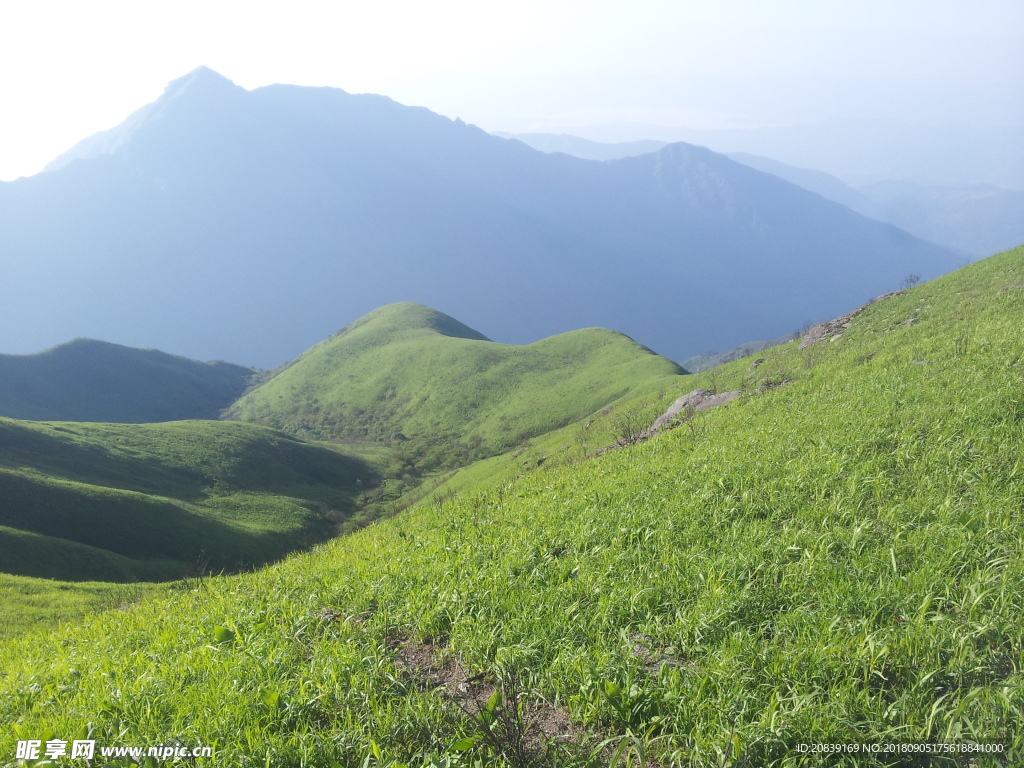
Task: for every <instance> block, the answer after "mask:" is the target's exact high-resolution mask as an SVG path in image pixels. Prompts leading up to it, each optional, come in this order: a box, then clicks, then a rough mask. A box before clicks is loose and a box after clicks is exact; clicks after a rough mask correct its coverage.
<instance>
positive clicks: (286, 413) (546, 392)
mask: <svg viewBox="0 0 1024 768" xmlns="http://www.w3.org/2000/svg"><path fill="white" fill-rule="evenodd" d="M679 373H680V369H679V368H678V367H677V366H676V365H675V364H674V363H672V362H671V361H669V360H666V359H665V358H662V357H660V356H658V355H655V354H653V353H652V352H650V351H649V350H647V349H646V348H645V347H642V346H640V345H639V344H636V343H635V342H633V341H631V340H630V339H629V338H627V337H625V336H623V335H622V334H619V333H616V332H614V331H608V330H605V329H601V328H588V329H584V330H580V331H573V332H571V333H566V334H562V335H560V336H554V337H551V338H548V339H544V340H543V341H538V342H536V343H534V344H530V345H526V346H510V345H504V344H496V343H494V342H491V341H488V340H486V339H485V338H484V337H483V336H481V335H480V334H479V333H477V332H476V331H473V330H472V329H470V328H467V327H466V326H464V325H462V324H461V323H458V322H457V321H455V320H453V319H452V318H450V317H448V316H447V315H444V314H441V313H440V312H436V311H435V310H431V309H428V308H426V307H423V306H421V305H418V304H408V303H406V304H392V305H389V306H386V307H382V308H381V309H378V310H376V311H374V312H372V313H370V314H369V315H367V316H365V317H364V318H362V319H360V320H358V321H356V322H355V323H353V324H351V325H350V326H348V327H346V328H344V329H343V330H342V331H340V332H339V333H338V334H336V335H335V336H333V337H331V338H330V339H327V340H326V341H324V342H322V343H320V344H318V345H317V346H315V347H313V348H312V349H310V350H309V351H308V352H306V353H305V354H303V355H302V356H301V357H299V358H298V359H296V360H295V361H294V362H292V363H290V364H289V365H288V366H287V367H285V368H284V369H283V370H281V371H280V372H279V373H277V374H276V375H275V376H274V377H273V378H271V379H270V380H269V381H267V382H266V383H264V384H262V385H261V386H259V387H257V388H256V389H254V390H253V391H251V392H249V393H247V394H246V395H245V396H244V397H242V398H241V399H240V400H239V401H238V402H236V403H235V404H234V405H232V407H231V409H230V410H229V411H228V417H229V418H235V419H240V420H243V421H255V422H259V423H264V424H268V425H270V426H273V427H277V428H279V429H283V430H286V431H290V432H293V433H296V434H309V435H313V436H316V437H319V438H321V439H343V438H364V439H366V438H368V439H373V440H378V441H389V440H393V439H394V438H395V436H396V434H398V433H401V435H402V436H403V437H404V438H407V439H408V440H409V441H411V442H412V443H413V444H414V445H415V447H416V452H417V453H418V454H419V455H418V456H417V459H416V460H417V461H418V462H419V463H420V464H422V465H426V466H437V465H448V466H457V465H458V464H459V463H464V459H465V458H469V457H473V458H479V457H482V456H489V455H493V454H495V453H499V452H501V451H503V450H506V449H508V448H509V447H511V446H513V445H515V444H516V443H518V442H520V441H522V440H524V439H527V438H530V437H533V436H536V435H539V434H543V433H545V432H548V431H550V430H552V429H554V428H557V427H561V426H563V425H565V424H568V423H570V422H572V421H575V420H577V419H580V418H582V417H584V416H586V415H587V414H589V413H591V412H592V411H594V410H595V409H597V408H600V407H603V406H605V405H607V404H608V403H610V402H612V401H614V400H616V399H618V398H620V397H622V396H624V395H626V394H627V393H629V392H631V391H637V390H644V389H651V388H653V387H656V386H659V384H660V383H665V382H672V381H674V380H675V379H676V378H677V377H678V374H679ZM399 440H401V438H399ZM455 444H461V445H455Z"/></svg>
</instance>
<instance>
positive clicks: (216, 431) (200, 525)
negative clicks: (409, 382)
mask: <svg viewBox="0 0 1024 768" xmlns="http://www.w3.org/2000/svg"><path fill="white" fill-rule="evenodd" d="M377 479H378V477H377V474H376V472H375V470H373V469H372V468H371V467H370V466H369V465H367V464H366V463H365V462H364V461H362V460H361V459H358V458H354V457H352V456H349V455H345V454H343V453H340V452H338V451H336V450H331V449H329V448H325V447H323V446H316V445H311V444H308V443H304V442H301V441H299V440H296V439H295V438H293V437H289V436H286V435H283V434H281V433H279V432H275V431H274V430H271V429H267V428H265V427H260V426H255V425H248V424H230V423H222V422H200V421H182V422H174V423H170V424H86V423H71V422H65V423H57V422H48V423H40V422H29V421H15V420H12V419H4V418H0V572H3V573H14V574H20V575H26V576H40V577H45V578H59V579H70V580H75V581H83V580H85V581H96V580H102V581H137V580H166V579H172V578H180V577H182V576H185V575H188V574H189V572H190V571H191V570H193V569H195V568H196V567H197V564H201V565H202V566H203V567H207V566H208V567H209V568H211V569H212V570H213V571H214V572H216V571H219V570H221V569H234V568H237V567H239V566H248V565H252V564H261V563H265V562H267V561H269V560H274V559H276V558H279V557H281V556H282V555H284V554H286V553H287V552H289V551H292V550H295V549H299V548H303V547H307V546H309V545H310V544H312V543H315V542H317V541H320V540H322V539H324V538H327V537H329V536H331V535H332V534H333V533H334V532H335V530H336V528H337V525H338V524H339V523H340V522H342V521H343V520H344V519H345V518H346V517H347V516H349V515H350V514H351V513H352V512H353V511H354V508H355V499H356V497H357V496H358V495H359V494H360V493H361V492H362V489H364V488H367V487H371V486H373V485H374V484H375V483H376V482H377Z"/></svg>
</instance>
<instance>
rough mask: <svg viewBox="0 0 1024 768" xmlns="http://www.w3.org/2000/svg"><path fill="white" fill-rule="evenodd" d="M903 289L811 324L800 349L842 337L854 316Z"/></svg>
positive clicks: (898, 293) (899, 292)
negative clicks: (832, 318)
mask: <svg viewBox="0 0 1024 768" xmlns="http://www.w3.org/2000/svg"><path fill="white" fill-rule="evenodd" d="M901 293H903V291H892V292H891V293H884V294H882V295H881V296H879V297H878V298H875V299H872V300H871V301H869V302H868V303H867V304H862V305H861V306H859V307H857V308H856V309H855V310H853V312H850V313H848V314H845V315H843V316H842V317H837V318H836V319H835V320H826V321H825V322H824V323H818V324H817V325H814V326H811V328H810V330H808V331H807V333H806V334H804V340H803V341H801V342H800V347H799V349H807V347H809V346H811V345H812V344H817V343H818V342H819V341H824V340H825V339H828V340H829V341H835V340H836V339H838V338H840V337H842V335H843V333H845V332H846V329H847V328H849V327H850V324H851V323H852V322H853V318H855V317H856V316H857V315H859V314H860V313H861V312H863V311H864V310H865V309H867V308H868V307H870V306H871V305H872V304H874V303H875V302H879V301H882V300H883V299H890V298H892V297H893V296H899V295H900V294H901Z"/></svg>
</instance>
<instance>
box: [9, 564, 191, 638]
mask: <svg viewBox="0 0 1024 768" xmlns="http://www.w3.org/2000/svg"><path fill="white" fill-rule="evenodd" d="M175 586H184V585H178V584H176V585H175ZM168 589H169V587H168V586H167V585H162V584H112V583H109V582H95V581H93V582H89V581H86V582H82V581H77V582H65V581H55V580H51V579H37V578H27V577H25V576H10V575H8V574H0V604H2V605H3V606H4V621H3V623H2V624H0V641H2V640H6V639H8V638H14V637H18V636H19V635H24V634H26V633H29V632H32V631H38V629H39V628H40V627H45V628H46V629H47V631H50V632H54V631H57V630H58V628H59V627H60V626H61V625H74V624H77V623H79V622H80V621H81V620H82V619H83V617H85V616H86V615H88V614H90V613H96V612H99V611H109V610H117V609H119V610H124V609H125V608H127V607H128V606H129V605H132V604H134V603H136V602H139V601H140V600H142V599H144V598H146V597H148V596H153V595H158V594H161V593H163V592H166V591H167V590H168Z"/></svg>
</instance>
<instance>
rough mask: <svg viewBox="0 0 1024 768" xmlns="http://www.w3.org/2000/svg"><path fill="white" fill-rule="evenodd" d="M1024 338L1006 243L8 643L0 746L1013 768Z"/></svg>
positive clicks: (1020, 742)
mask: <svg viewBox="0 0 1024 768" xmlns="http://www.w3.org/2000/svg"><path fill="white" fill-rule="evenodd" d="M1022 317H1024V248H1019V249H1017V250H1015V251H1012V252H1008V253H1005V254H1002V255H1000V256H998V257H994V258H991V259H988V260H986V261H984V262H978V263H975V264H972V265H970V266H969V267H967V268H965V269H963V270H961V271H960V272H957V273H955V274H952V275H948V276H946V277H944V278H941V279H939V280H936V281H934V282H931V283H927V284H924V285H920V286H918V287H916V288H914V289H911V290H909V291H906V292H903V293H900V294H898V295H895V296H892V297H890V298H887V299H885V300H883V301H879V302H877V303H875V304H873V305H871V306H869V307H868V308H867V309H865V311H864V312H863V313H861V314H860V315H858V316H857V317H856V318H855V319H854V320H853V321H852V323H851V324H850V327H849V328H848V329H847V330H845V332H842V333H835V334H833V335H834V336H836V338H835V339H833V340H831V341H829V340H826V341H823V342H821V343H819V344H816V345H813V346H808V347H805V348H804V349H799V346H798V344H797V343H790V344H787V345H783V346H781V347H777V348H774V349H772V350H770V351H769V352H767V354H766V355H765V358H766V359H765V361H764V362H763V363H761V364H759V365H757V366H754V365H753V364H752V363H751V361H750V360H749V359H748V360H737V361H734V362H732V363H729V364H727V365H725V366H722V367H721V368H719V369H715V370H714V371H709V372H706V373H703V374H700V375H699V376H696V377H693V385H694V386H705V387H708V388H712V387H713V388H718V389H721V390H727V389H728V390H733V389H739V390H742V392H743V395H742V396H741V397H740V398H738V399H736V400H734V401H732V402H731V403H729V404H728V405H724V406H721V407H719V408H716V409H714V410H710V411H705V412H702V413H699V414H693V415H690V416H687V415H684V418H683V420H682V423H681V424H680V425H679V426H678V427H677V428H676V429H673V430H671V431H668V432H666V433H663V434H661V435H659V436H656V437H654V438H652V439H650V440H647V441H645V442H642V443H639V444H636V445H633V446H630V447H626V448H623V449H620V450H615V451H611V452H608V453H605V454H603V455H601V456H599V457H596V458H582V457H576V458H572V456H571V451H572V450H573V448H572V446H567V447H566V448H565V455H564V456H562V457H561V458H558V457H552V458H551V459H550V460H549V461H548V462H546V463H545V464H544V465H542V466H540V467H534V468H533V469H530V470H528V471H525V472H523V473H521V476H519V477H511V478H505V479H502V480H501V482H498V483H494V481H493V480H492V481H486V480H481V481H480V482H479V484H478V485H476V486H475V487H464V488H463V490H462V491H461V492H460V493H459V494H458V496H456V497H454V498H450V499H447V500H439V501H436V502H432V503H427V504H423V505H421V506H419V507H417V508H415V509H412V510H410V511H409V512H407V513H405V514H403V515H401V516H399V517H396V518H393V519H390V520H386V521H383V522H381V523H379V524H377V525H374V526H371V527H369V528H367V529H364V530H361V531H359V532H357V533H356V534H354V535H352V536H348V537H344V538H341V539H338V540H335V541H333V542H331V543H330V544H328V545H327V546H325V547H323V548H321V549H318V550H316V551H314V552H311V553H307V554H304V555H300V556H297V557H294V558H291V559H289V560H287V561H285V562H283V563H280V564H277V565H274V566H272V567H270V568H267V569H265V570H263V571H261V572H258V573H253V574H244V575H241V576H237V577H230V578H224V579H217V580H211V581H209V582H208V583H207V585H206V586H205V588H204V589H202V590H199V591H194V592H188V593H180V594H177V595H173V596H170V597H166V598H156V599H152V600H144V601H142V602H141V603H140V604H138V605H136V606H134V607H133V608H131V609H129V610H125V611H117V612H110V613H106V614H98V615H96V616H94V617H93V618H91V619H89V620H87V621H86V622H84V623H83V625H82V626H80V627H76V628H71V629H65V630H62V631H60V632H58V633H55V634H54V636H52V637H44V636H39V635H34V636H31V637H28V638H26V639H25V640H24V641H23V642H12V643H9V644H8V645H7V646H6V647H4V648H0V721H2V722H5V723H7V724H9V727H8V728H7V730H6V731H5V732H4V733H2V734H0V754H5V755H11V754H14V741H15V739H26V738H39V736H37V734H43V733H48V732H52V733H54V734H59V735H63V734H75V733H79V732H80V731H81V730H82V729H84V730H85V732H87V733H89V734H91V735H90V737H91V738H95V739H96V740H97V744H98V745H113V746H116V745H120V744H127V743H133V744H134V743H154V744H155V743H161V742H163V741H165V740H168V739H176V740H180V741H182V742H184V743H186V744H190V745H191V744H213V743H216V745H217V750H218V754H217V758H216V761H215V762H216V764H217V765H223V766H250V765H275V766H286V767H289V766H296V767H297V766H303V765H318V766H319V765H324V766H330V765H342V766H350V765H366V766H392V768H394V767H395V766H397V765H398V764H399V763H407V764H409V765H411V766H415V767H416V768H419V766H422V765H425V764H429V765H434V766H436V765H446V766H466V767H467V768H468V766H477V765H488V766H491V765H495V766H501V765H510V766H523V765H530V764H533V765H544V766H608V765H611V764H618V763H616V762H615V761H614V760H613V759H612V755H611V751H612V750H613V749H614V748H615V747H616V745H619V744H621V745H622V747H623V749H626V748H628V749H630V750H631V754H632V757H633V760H634V762H633V763H632V764H634V765H638V764H644V762H646V764H647V765H662V766H663V765H672V766H686V767H687V768H712V767H713V766H714V767H720V766H725V765H728V766H736V767H738V766H766V767H767V766H775V767H777V768H782V767H783V766H786V767H787V768H788V767H790V766H800V767H804V768H811V766H820V765H830V766H848V767H849V768H854V767H856V768H862V767H864V766H926V765H940V764H941V765H950V766H952V765H972V766H978V768H985V767H987V766H1007V765H1019V764H1020V763H1021V762H1022V760H1024V715H1022V713H1024V624H1022V622H1021V621H1020V616H1021V614H1022V611H1024V507H1022V499H1024V464H1022V461H1021V455H1022V447H1024V332H1022V326H1021V323H1022V321H1021V318H1022ZM600 418H611V414H609V415H608V416H607V417H598V419H600ZM236 426H237V425H236ZM598 426H599V425H597V424H596V423H595V425H594V427H593V428H594V429H597V428H598ZM556 459H557V461H556ZM559 462H561V463H562V465H561V466H557V467H553V466H552V465H554V464H556V463H559ZM140 647H144V648H145V653H139V648H140ZM496 688H497V689H499V690H502V691H504V698H503V699H501V700H498V699H496V698H492V699H491V702H492V704H491V705H490V707H489V708H487V707H486V705H485V704H484V703H483V702H484V701H486V700H487V697H488V696H490V693H491V691H492V690H495V689H496ZM228 691H230V692H231V694H230V695H228V694H227V693H226V692H228ZM517 691H519V692H524V691H525V692H526V696H525V697H524V698H521V699H520V698H518V697H517V694H516V692H517ZM477 699H478V700H477ZM513 701H517V702H518V703H519V704H521V706H511V704H512V703H513ZM460 704H461V706H460ZM481 708H483V709H481ZM518 713H524V716H525V719H526V720H527V721H538V722H541V723H543V724H544V725H545V727H546V728H547V729H548V730H547V731H546V733H547V735H548V736H549V737H558V738H557V739H556V740H555V741H553V742H552V741H549V742H548V746H547V748H546V749H545V748H544V747H543V744H544V741H545V739H544V738H542V737H541V736H540V735H539V734H538V733H536V732H535V733H534V735H533V736H532V737H530V738H527V739H520V738H519V737H518V736H517V735H516V729H515V727H514V726H515V723H516V721H517V718H518V716H519V715H518ZM509 724H511V726H509ZM507 726H508V727H507ZM62 737H63V736H62ZM602 744H605V745H607V746H606V747H605V748H604V751H602V746H601V745H602ZM811 744H839V745H846V746H845V748H844V749H843V750H842V751H838V752H829V753H827V754H823V753H817V752H813V751H809V750H806V751H805V750H802V749H801V745H811ZM929 744H930V745H943V744H948V745H958V748H959V747H963V746H964V745H967V747H966V748H969V749H975V750H982V751H971V752H970V753H969V754H967V753H963V754H958V755H957V756H956V759H948V757H947V756H946V755H941V756H938V757H936V756H934V755H926V754H924V753H922V752H921V745H929ZM886 745H891V747H888V748H889V749H891V750H892V751H885V750H886V749H887V747H886ZM915 745H916V746H915ZM971 745H981V746H977V747H972V746H971ZM986 745H987V746H986ZM641 747H642V748H643V750H644V752H645V755H646V760H644V761H642V760H640V759H639V750H640V748H641ZM997 749H998V752H995V751H993V750H997ZM983 750H990V751H987V752H986V751H983ZM620 756H621V755H620Z"/></svg>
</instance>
